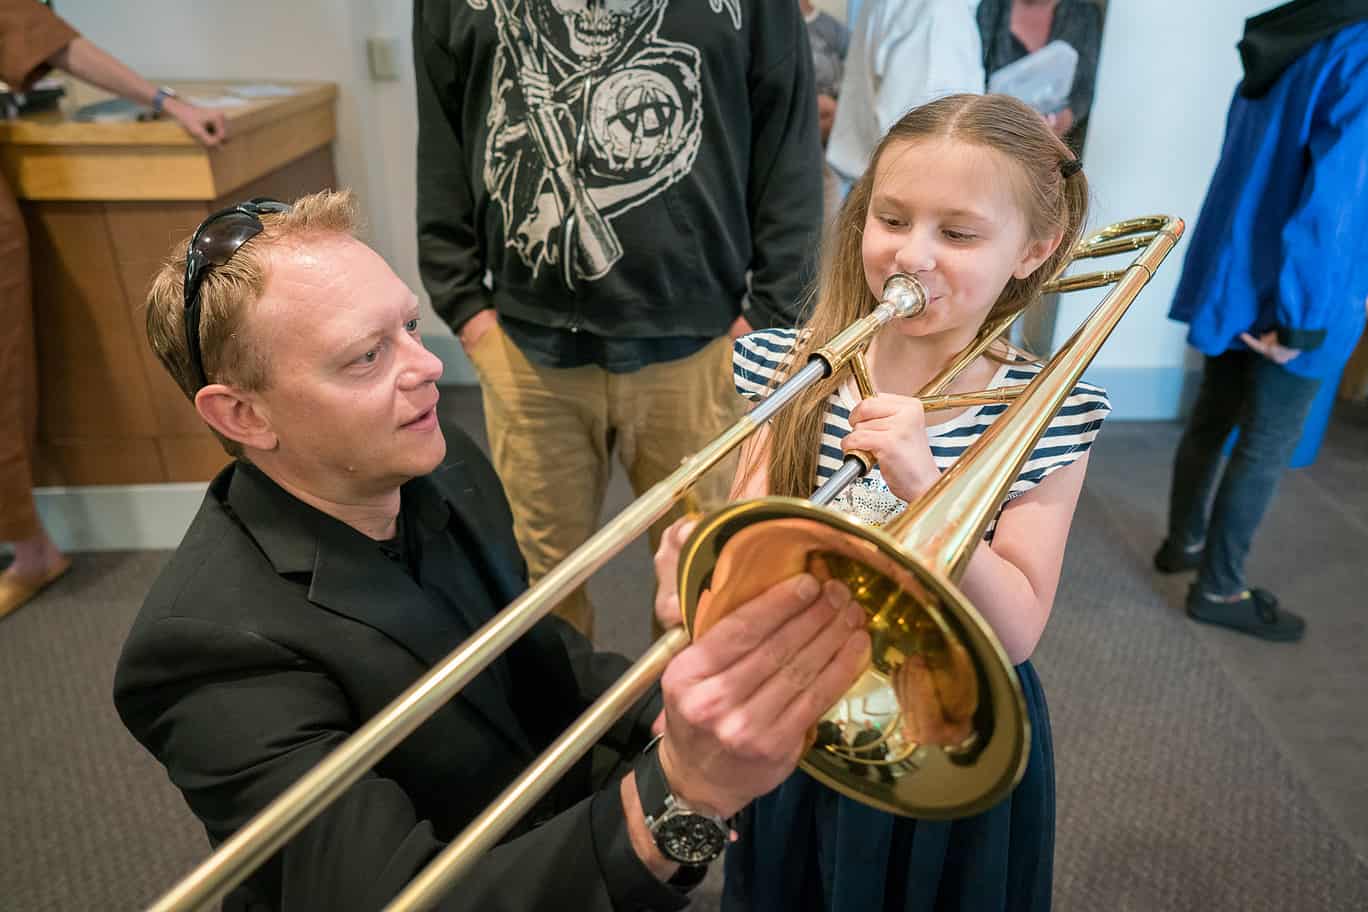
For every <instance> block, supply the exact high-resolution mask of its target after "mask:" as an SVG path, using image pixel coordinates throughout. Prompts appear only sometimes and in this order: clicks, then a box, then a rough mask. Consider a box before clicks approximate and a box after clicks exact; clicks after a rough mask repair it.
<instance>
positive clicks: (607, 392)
mask: <svg viewBox="0 0 1368 912" xmlns="http://www.w3.org/2000/svg"><path fill="white" fill-rule="evenodd" d="M471 360H472V362H473V363H474V364H475V368H476V370H477V371H478V372H479V375H480V386H481V390H482V392H483V398H484V412H485V425H486V428H487V429H488V432H489V443H490V449H491V451H492V453H493V457H494V467H495V468H496V469H497V470H498V473H499V478H500V479H501V480H502V481H503V485H504V490H505V491H506V492H507V494H508V500H509V502H510V504H512V507H513V520H514V531H515V533H516V534H517V538H518V545H519V547H521V549H522V552H523V556H524V557H525V558H526V559H527V565H528V572H529V574H530V576H531V579H532V581H533V582H536V581H537V580H538V579H540V578H541V577H542V576H544V575H545V574H546V573H547V572H548V571H549V570H550V569H551V568H553V567H555V566H556V564H557V563H559V562H560V561H561V560H563V559H564V558H565V556H566V555H567V554H569V553H570V552H571V551H573V550H574V549H575V548H577V547H578V546H579V545H581V544H582V543H583V542H584V541H585V540H586V539H587V538H588V537H589V536H590V535H591V534H593V532H594V531H595V530H596V529H597V527H598V517H599V512H600V510H601V508H602V506H603V496H604V492H605V491H606V490H607V487H608V479H609V473H610V472H611V464H610V461H609V460H610V455H611V454H612V451H613V449H614V448H615V447H616V449H617V453H618V459H619V460H621V462H622V465H623V467H624V468H626V470H627V477H628V479H629V481H630V482H631V485H632V490H633V491H635V492H636V493H637V494H638V495H639V494H641V493H642V492H643V491H645V490H646V489H648V488H649V487H651V485H653V484H655V483H656V482H658V481H660V480H661V479H662V478H664V477H665V476H666V475H668V474H670V473H671V472H673V471H674V470H675V469H676V468H678V467H679V464H680V462H681V461H682V460H683V459H684V458H685V457H686V456H689V455H691V454H693V453H695V452H697V451H698V450H699V449H701V448H702V447H703V445H704V444H706V443H708V442H709V441H711V440H712V439H713V438H715V437H716V436H717V435H718V434H719V433H720V432H721V431H722V430H724V429H725V428H727V427H728V426H729V425H731V424H732V423H733V422H734V421H736V419H737V418H738V417H739V416H740V415H741V413H742V411H743V405H744V404H743V403H742V401H741V399H740V397H739V396H737V394H736V391H735V388H734V387H733V383H732V369H731V340H730V339H727V338H722V339H716V340H714V341H713V342H711V343H709V344H708V345H707V346H706V347H704V348H703V349H702V350H700V351H698V352H697V353H695V354H694V355H692V356H690V357H688V358H682V359H680V360H678V361H668V362H665V363H662V364H652V365H650V366H648V367H645V368H642V369H641V370H639V371H636V372H634V373H630V374H613V373H609V372H608V371H605V370H603V369H602V368H599V367H594V366H590V367H575V368H549V367H542V366H540V365H537V364H533V363H531V362H530V361H528V360H527V358H525V357H524V356H523V353H522V352H521V351H519V349H518V347H517V345H515V344H514V343H513V341H512V340H511V339H509V338H508V336H507V335H506V334H505V333H504V332H503V330H502V328H500V327H498V326H495V327H494V328H492V329H490V330H489V331H488V332H486V333H485V335H484V336H482V337H481V338H480V340H479V341H478V342H477V343H476V344H475V348H474V350H473V351H472V352H471ZM735 467H736V458H735V454H733V456H732V457H731V458H729V459H727V460H724V461H723V463H722V464H721V465H719V466H717V467H716V468H714V469H713V470H712V471H711V472H709V473H708V474H707V476H705V477H704V478H703V479H702V481H700V482H699V484H698V485H697V486H696V487H695V493H696V494H697V495H698V497H699V500H700V501H701V502H702V503H703V504H705V505H719V504H721V503H722V502H723V500H724V499H725V498H726V495H727V491H728V489H729V487H730V485H731V479H732V475H733V473H734V471H735ZM682 513H683V508H682V505H679V506H676V508H675V509H674V510H673V511H671V513H670V514H668V515H667V516H665V517H664V518H662V519H661V520H659V521H658V522H657V523H656V524H655V525H653V526H652V527H651V550H652V553H654V551H655V549H656V547H657V546H658V545H659V542H660V536H661V534H662V533H663V532H664V530H665V528H666V527H667V526H668V525H669V524H670V523H671V522H673V521H674V519H675V518H676V517H678V516H680V515H682ZM641 610H642V611H643V612H646V613H649V612H650V610H651V606H649V605H642V606H641ZM556 613H557V614H559V615H561V617H563V618H565V619H566V620H568V621H569V622H570V623H572V624H574V625H575V626H576V627H578V628H579V629H580V630H581V631H583V632H584V633H585V635H587V636H591V637H592V636H593V630H594V609H593V606H592V605H591V604H590V602H589V598H588V595H587V593H586V592H585V591H584V587H582V586H581V587H580V588H579V589H578V590H576V591H575V592H574V593H572V594H571V595H570V596H568V597H567V598H566V599H565V600H564V601H563V602H561V604H560V605H559V606H558V607H557V609H556Z"/></svg>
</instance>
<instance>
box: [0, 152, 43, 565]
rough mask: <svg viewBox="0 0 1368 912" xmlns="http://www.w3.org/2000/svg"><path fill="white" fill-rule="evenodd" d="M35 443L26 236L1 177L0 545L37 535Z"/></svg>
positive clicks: (35, 366) (34, 372)
mask: <svg viewBox="0 0 1368 912" xmlns="http://www.w3.org/2000/svg"><path fill="white" fill-rule="evenodd" d="M37 440H38V364H37V359H36V356H35V353H34V339H33V296H32V290H31V288H30V285H29V255H28V235H27V234H26V233H25V231H24V219H23V216H22V215H20V213H19V206H18V204H16V203H15V201H14V194H12V193H11V192H10V188H9V185H8V184H7V183H5V179H4V177H3V175H0V542H16V541H24V540H26V539H30V538H33V537H34V536H36V535H37V534H38V533H39V532H40V531H42V526H40V525H39V524H38V513H37V510H36V509H35V507H34V504H33V458H34V450H35V448H36V446H37Z"/></svg>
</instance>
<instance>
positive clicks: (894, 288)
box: [883, 272, 926, 317]
mask: <svg viewBox="0 0 1368 912" xmlns="http://www.w3.org/2000/svg"><path fill="white" fill-rule="evenodd" d="M883 303H885V304H888V305H890V306H891V307H892V308H893V312H894V313H895V314H896V315H897V316H899V317H915V316H917V315H918V314H920V313H921V312H922V311H923V310H926V287H925V286H923V285H922V283H921V281H920V280H919V279H917V278H916V277H915V276H910V275H908V274H907V273H905V272H899V273H895V274H893V275H891V276H889V277H888V281H887V282H884V287H883Z"/></svg>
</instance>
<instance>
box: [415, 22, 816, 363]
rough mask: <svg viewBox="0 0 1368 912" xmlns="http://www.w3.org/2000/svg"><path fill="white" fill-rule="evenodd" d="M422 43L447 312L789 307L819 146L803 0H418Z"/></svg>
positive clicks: (613, 324)
mask: <svg viewBox="0 0 1368 912" xmlns="http://www.w3.org/2000/svg"><path fill="white" fill-rule="evenodd" d="M413 45H414V57H415V65H416V70H417V73H416V76H417V85H418V257H419V265H420V268H421V272H422V277H423V284H424V286H425V287H426V288H427V290H428V293H429V294H430V295H431V298H432V304H433V308H434V309H435V310H436V311H437V314H438V315H439V316H441V317H442V318H443V319H444V320H446V322H447V323H448V324H450V325H451V326H452V327H453V328H456V327H459V326H460V325H461V324H462V323H463V322H465V321H466V320H467V319H469V318H470V317H471V316H473V315H474V314H475V313H476V312H477V311H479V310H480V309H482V308H485V307H490V306H493V307H494V308H495V309H496V310H497V311H498V312H499V313H500V314H501V315H503V316H506V317H513V318H515V319H517V320H521V321H523V322H525V323H530V324H534V325H535V326H539V327H545V328H549V329H563V330H584V331H586V332H588V333H591V334H593V335H596V336H603V337H608V338H616V339H658V338H662V337H677V336H693V337H701V338H718V337H720V336H722V335H725V333H726V331H727V328H728V327H729V326H730V325H731V323H732V321H733V320H735V319H736V317H737V316H738V314H740V313H742V312H743V308H744V313H745V316H746V317H747V319H748V320H749V321H750V323H751V324H752V325H753V326H755V327H757V328H762V327H767V326H775V325H786V326H792V325H793V324H794V323H795V322H796V320H797V318H798V314H799V308H798V305H799V298H800V296H801V295H802V292H803V286H804V283H805V279H806V276H807V269H808V267H809V265H810V263H811V261H812V259H813V254H814V252H815V248H816V245H817V241H818V235H819V232H820V230H821V220H822V176H821V175H822V161H821V154H822V152H821V143H820V139H819V137H818V131H817V103H816V94H815V91H814V89H813V77H812V55H811V52H810V51H809V49H808V43H807V31H806V27H805V26H804V23H803V19H802V16H801V15H800V12H799V9H798V4H796V3H794V2H793V0H668V2H667V0H634V2H633V3H631V4H625V3H623V4H612V5H610V4H587V5H586V4H583V3H581V4H578V5H576V4H555V3H552V2H551V0H415V4H414V16H413ZM486 272H488V273H489V274H490V276H491V277H492V285H493V290H492V293H491V292H490V291H488V290H486V288H485V286H484V279H485V275H486ZM748 273H749V275H750V283H749V293H748V290H747V274H748Z"/></svg>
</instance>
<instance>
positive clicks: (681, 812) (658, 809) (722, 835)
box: [634, 736, 731, 867]
mask: <svg viewBox="0 0 1368 912" xmlns="http://www.w3.org/2000/svg"><path fill="white" fill-rule="evenodd" d="M659 746H660V736H656V738H655V740H653V741H652V742H651V743H650V744H648V745H646V749H645V750H644V751H642V752H641V756H640V757H638V758H637V762H636V765H635V767H634V771H635V772H636V787H637V796H638V797H639V798H640V799H641V809H642V810H643V811H644V812H645V813H646V828H647V829H648V830H650V831H651V837H652V838H653V839H655V844H656V848H658V849H660V854H662V855H664V856H665V857H666V858H668V859H670V860H671V861H673V862H677V863H678V864H681V865H685V866H688V867H697V866H699V865H706V864H708V862H710V861H712V860H713V859H715V858H716V857H717V856H719V855H721V854H722V850H723V849H725V848H726V847H727V836H728V835H729V834H730V833H731V827H729V826H727V822H726V821H725V820H723V819H722V818H721V817H717V816H715V815H713V814H708V813H704V812H703V811H701V810H696V809H694V808H692V807H690V806H689V804H688V803H687V802H686V801H684V800H682V799H680V798H677V797H676V796H675V795H674V794H673V793H672V792H671V791H670V783H669V782H667V781H666V779H665V770H664V768H663V767H661V765H660V751H659V750H658V748H659Z"/></svg>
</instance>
